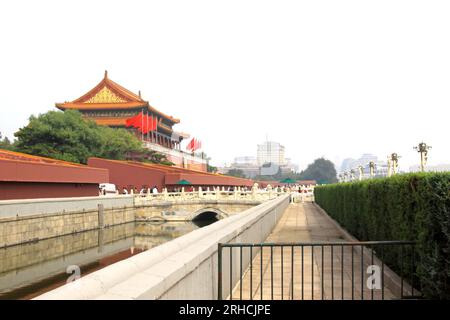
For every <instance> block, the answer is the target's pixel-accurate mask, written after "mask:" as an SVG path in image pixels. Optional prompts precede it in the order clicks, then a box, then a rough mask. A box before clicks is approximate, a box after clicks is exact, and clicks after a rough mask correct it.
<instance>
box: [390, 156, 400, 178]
mask: <svg viewBox="0 0 450 320" xmlns="http://www.w3.org/2000/svg"><path fill="white" fill-rule="evenodd" d="M399 158H400V156H399V155H398V154H396V153H395V152H394V153H393V154H391V162H392V174H397V168H398V159H399Z"/></svg>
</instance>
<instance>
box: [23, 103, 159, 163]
mask: <svg viewBox="0 0 450 320" xmlns="http://www.w3.org/2000/svg"><path fill="white" fill-rule="evenodd" d="M15 136H16V137H17V141H16V143H15V148H16V150H17V151H19V152H24V153H29V154H34V155H39V156H44V157H50V158H54V159H60V160H65V161H72V162H77V163H86V162H87V159H88V158H89V157H100V158H107V159H116V160H125V159H127V157H128V155H129V154H130V153H133V152H134V153H144V154H147V153H148V150H147V149H144V147H143V146H142V143H141V142H140V141H139V139H138V138H136V136H134V135H133V134H132V133H130V132H128V131H127V130H125V129H113V128H109V127H104V126H99V125H97V124H96V123H95V122H93V121H89V120H85V119H83V117H82V116H81V113H79V112H78V111H72V110H68V111H65V112H61V111H49V112H47V113H44V114H41V115H39V116H37V117H36V116H31V117H30V122H29V124H28V125H27V126H26V127H23V128H21V129H20V130H19V131H18V132H16V133H15ZM153 160H155V161H164V156H161V157H158V156H156V155H154V157H153Z"/></svg>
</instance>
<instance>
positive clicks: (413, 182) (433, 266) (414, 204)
mask: <svg viewBox="0 0 450 320" xmlns="http://www.w3.org/2000/svg"><path fill="white" fill-rule="evenodd" d="M314 194H315V200H316V202H317V203H318V204H319V205H320V206H321V207H322V208H323V209H324V210H325V211H326V212H327V213H328V214H329V215H330V216H331V217H332V218H333V219H335V220H336V221H337V222H339V223H340V224H341V225H342V226H343V227H344V228H345V229H347V231H348V232H350V233H351V234H353V235H354V236H355V237H356V238H358V239H359V240H361V241H365V240H373V241H375V240H411V241H416V242H417V246H416V248H417V251H416V252H417V254H416V255H417V258H416V269H415V270H411V269H410V268H409V269H408V268H407V269H408V270H403V273H404V276H406V277H411V273H412V274H413V277H414V278H415V279H417V280H420V282H421V285H422V293H423V294H424V296H425V297H428V298H435V299H450V172H446V173H414V174H405V175H397V176H394V177H391V178H384V179H373V180H365V181H360V182H350V183H340V184H331V185H324V186H319V187H317V188H315V190H314ZM395 250H397V249H396V248H393V247H392V248H386V252H385V259H384V260H385V262H386V263H387V264H388V265H389V266H390V267H391V268H393V269H394V270H395V271H397V272H399V270H400V269H401V266H400V257H399V254H398V251H395Z"/></svg>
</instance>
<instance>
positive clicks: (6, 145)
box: [0, 132, 14, 150]
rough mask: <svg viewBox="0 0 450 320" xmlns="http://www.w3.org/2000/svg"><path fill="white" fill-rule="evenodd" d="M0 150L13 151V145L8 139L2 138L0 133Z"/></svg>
mask: <svg viewBox="0 0 450 320" xmlns="http://www.w3.org/2000/svg"><path fill="white" fill-rule="evenodd" d="M0 149H6V150H13V149H14V145H13V144H12V143H11V141H9V139H8V137H4V138H2V133H1V132H0Z"/></svg>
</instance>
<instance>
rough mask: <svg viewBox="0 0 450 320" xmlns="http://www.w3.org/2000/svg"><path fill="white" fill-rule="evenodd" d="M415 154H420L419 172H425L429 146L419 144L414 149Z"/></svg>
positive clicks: (423, 143)
mask: <svg viewBox="0 0 450 320" xmlns="http://www.w3.org/2000/svg"><path fill="white" fill-rule="evenodd" d="M414 149H415V150H417V152H419V153H420V171H422V172H424V171H425V165H426V164H427V161H428V150H430V149H431V146H428V145H427V144H426V143H425V142H421V143H419V145H418V146H416V147H414Z"/></svg>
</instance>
